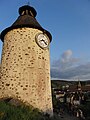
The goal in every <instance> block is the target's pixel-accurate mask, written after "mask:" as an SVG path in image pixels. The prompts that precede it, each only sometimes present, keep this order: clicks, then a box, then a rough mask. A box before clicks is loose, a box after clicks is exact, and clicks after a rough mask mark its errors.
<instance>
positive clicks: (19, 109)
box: [0, 101, 58, 120]
mask: <svg viewBox="0 0 90 120" xmlns="http://www.w3.org/2000/svg"><path fill="white" fill-rule="evenodd" d="M0 120H58V119H57V117H56V116H54V117H53V118H50V117H48V116H46V115H44V114H43V113H41V112H40V111H39V110H38V109H34V108H33V107H32V106H31V107H29V106H26V105H24V104H21V105H19V106H15V105H11V104H10V103H9V102H4V101H0Z"/></svg>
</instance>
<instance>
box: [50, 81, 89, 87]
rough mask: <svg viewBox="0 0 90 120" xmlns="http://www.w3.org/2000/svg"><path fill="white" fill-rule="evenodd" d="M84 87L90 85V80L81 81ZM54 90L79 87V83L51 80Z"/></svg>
mask: <svg viewBox="0 0 90 120" xmlns="http://www.w3.org/2000/svg"><path fill="white" fill-rule="evenodd" d="M80 82H81V84H82V85H90V80H87V81H80ZM51 83H52V88H60V87H61V86H66V85H77V84H78V81H67V80H51Z"/></svg>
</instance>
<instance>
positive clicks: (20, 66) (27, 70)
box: [0, 5, 53, 115]
mask: <svg viewBox="0 0 90 120" xmlns="http://www.w3.org/2000/svg"><path fill="white" fill-rule="evenodd" d="M19 14H20V16H19V17H18V19H17V20H16V21H15V22H14V23H13V24H12V26H10V27H8V28H6V29H5V30H3V31H2V33H1V40H2V42H3V50H2V60H1V78H0V79H1V80H0V98H4V97H11V98H17V99H19V100H22V101H23V102H26V103H28V104H30V105H32V106H33V107H35V108H39V109H40V110H41V111H43V112H45V113H49V114H50V115H52V114H53V110H52V96H51V81H50V59H49V43H50V42H51V39H52V37H51V34H50V33H49V32H48V31H46V30H45V29H43V28H42V27H41V26H40V24H39V23H38V22H37V20H36V19H35V17H36V14H37V13H36V11H35V9H34V8H33V7H31V6H28V5H25V6H22V7H20V8H19Z"/></svg>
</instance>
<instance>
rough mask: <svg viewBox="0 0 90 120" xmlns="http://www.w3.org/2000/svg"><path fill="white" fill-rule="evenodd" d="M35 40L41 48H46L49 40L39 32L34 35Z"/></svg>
mask: <svg viewBox="0 0 90 120" xmlns="http://www.w3.org/2000/svg"><path fill="white" fill-rule="evenodd" d="M36 42H37V44H38V45H39V46H40V47H41V48H48V46H49V43H50V40H49V38H48V36H47V35H46V34H43V33H39V34H37V35H36Z"/></svg>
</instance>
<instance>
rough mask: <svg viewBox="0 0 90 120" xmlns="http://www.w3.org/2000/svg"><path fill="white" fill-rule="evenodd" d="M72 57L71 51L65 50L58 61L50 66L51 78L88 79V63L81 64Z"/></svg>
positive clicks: (89, 65) (89, 72)
mask: <svg viewBox="0 0 90 120" xmlns="http://www.w3.org/2000/svg"><path fill="white" fill-rule="evenodd" d="M72 55H73V52H72V50H67V51H65V52H64V53H63V54H62V55H61V58H60V59H58V60H56V61H54V62H53V64H52V65H51V77H52V78H60V79H73V78H81V79H83V78H84V79H85V78H86V79H89V78H90V62H88V63H83V64H81V59H80V58H73V57H72Z"/></svg>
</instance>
